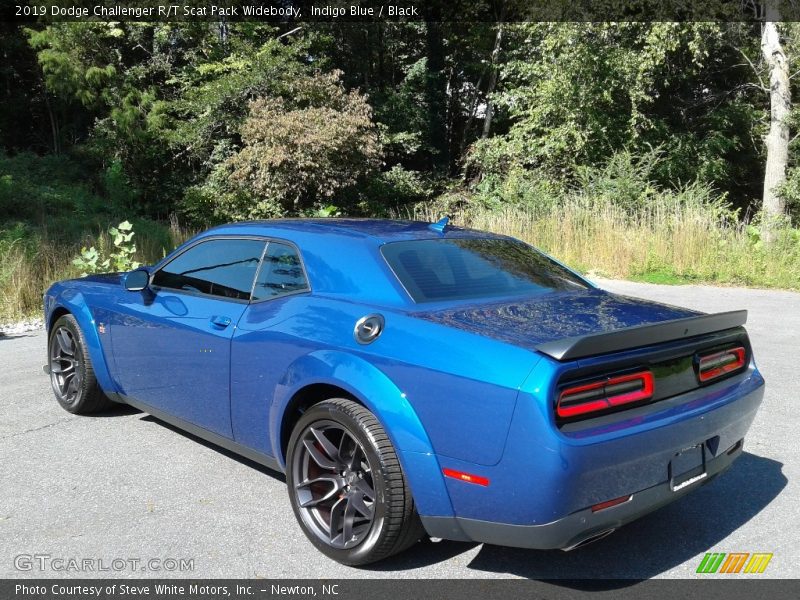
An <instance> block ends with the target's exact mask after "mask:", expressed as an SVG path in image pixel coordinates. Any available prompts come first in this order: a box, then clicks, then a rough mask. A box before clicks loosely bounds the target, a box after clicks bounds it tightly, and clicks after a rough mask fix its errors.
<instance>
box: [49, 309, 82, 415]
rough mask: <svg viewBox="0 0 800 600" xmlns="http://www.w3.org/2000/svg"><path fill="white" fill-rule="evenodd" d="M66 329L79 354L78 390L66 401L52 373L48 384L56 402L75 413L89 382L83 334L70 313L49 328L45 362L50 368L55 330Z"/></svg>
mask: <svg viewBox="0 0 800 600" xmlns="http://www.w3.org/2000/svg"><path fill="white" fill-rule="evenodd" d="M62 328H64V329H67V330H69V332H70V333H71V334H72V339H73V340H74V343H75V354H76V355H79V356H80V366H79V367H77V368H80V375H81V387H80V389H79V390H78V394H77V395H76V396H75V399H74V400H73V401H72V402H68V401H67V400H65V399H64V398H63V396H62V395H61V392H60V391H59V390H58V389H57V387H56V385H55V381H54V375H53V374H52V373H51V374H50V385H51V387H52V388H53V394H54V395H55V397H56V400H57V401H58V403H59V404H60V405H61V406H62V407H63V408H64V409H65V410H67V411H69V412H71V413H75V412H78V411H80V410H81V406H82V403H83V400H84V399H85V398H86V391H87V390H86V388H87V385H88V384H89V381H88V377H87V373H86V364H87V360H88V357H87V356H86V351H85V345H84V341H83V335H82V334H81V330H80V327H79V326H78V324H77V321H76V320H75V317H73V316H72V315H64V316H62V317H60V318H59V319H58V320H57V321H56V322H55V323H54V324H53V327H52V329H51V330H50V336H49V337H48V341H47V363H48V366H49V367H50V368H52V366H53V365H52V362H53V360H52V358H51V357H52V353H53V344H55V343H57V342H56V332H57V331H58V330H59V329H62Z"/></svg>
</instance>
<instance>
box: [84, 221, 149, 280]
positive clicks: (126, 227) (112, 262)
mask: <svg viewBox="0 0 800 600" xmlns="http://www.w3.org/2000/svg"><path fill="white" fill-rule="evenodd" d="M108 235H109V236H111V243H112V247H110V248H104V247H103V246H101V247H100V250H98V249H97V248H95V247H94V246H91V247H90V248H87V247H85V246H84V247H83V248H81V254H80V256H78V257H77V258H75V259H74V260H73V261H72V264H73V265H75V266H76V267H78V268H80V269H81V270H82V271H83V272H82V273H81V277H83V276H85V275H88V274H90V273H106V272H108V271H113V272H116V273H122V272H125V271H132V270H133V269H136V268H138V267H139V262H138V261H136V260H134V258H133V257H134V255H135V254H136V244H135V243H134V242H133V235H134V232H133V225H131V224H130V223H129V222H128V221H123V222H122V223H120V224H119V225H117V226H116V227H111V228H109V230H108Z"/></svg>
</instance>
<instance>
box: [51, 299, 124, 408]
mask: <svg viewBox="0 0 800 600" xmlns="http://www.w3.org/2000/svg"><path fill="white" fill-rule="evenodd" d="M47 356H48V358H49V360H48V366H49V368H50V384H51V385H52V386H53V393H54V394H55V396H56V400H58V403H59V404H60V405H61V406H62V408H64V410H67V411H69V412H71V413H74V414H76V415H86V414H90V413H94V412H98V411H100V410H104V409H107V408H109V407H110V406H111V405H112V403H111V401H110V400H109V399H108V398H107V397H106V395H105V394H104V393H103V390H102V389H100V385H99V384H98V383H97V379H96V378H95V376H94V369H93V368H92V361H91V359H90V358H89V351H88V350H87V348H86V341H85V339H84V337H83V333H82V332H81V328H80V325H78V322H77V321H76V320H75V317H73V316H72V315H70V314H66V315H64V316H62V317H60V318H59V319H58V320H57V321H56V322H55V323H54V324H53V327H52V329H51V330H50V338H49V340H48V344H47Z"/></svg>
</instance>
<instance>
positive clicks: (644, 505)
mask: <svg viewBox="0 0 800 600" xmlns="http://www.w3.org/2000/svg"><path fill="white" fill-rule="evenodd" d="M44 312H45V322H46V324H47V329H48V361H47V364H46V365H45V371H46V372H47V373H48V374H49V376H50V381H51V383H52V387H53V391H54V393H55V397H56V400H57V401H58V402H59V404H60V405H61V406H62V407H63V408H64V409H66V410H67V411H69V412H71V413H75V414H90V413H94V412H97V411H102V410H104V409H107V408H109V407H111V406H113V405H114V403H126V404H129V405H132V406H134V407H136V408H138V409H140V410H142V411H144V412H146V413H149V414H152V415H153V416H155V417H156V418H158V419H161V420H163V421H165V422H167V423H170V424H172V425H174V426H177V427H179V428H182V429H183V430H185V431H188V432H190V433H192V434H194V435H196V436H199V437H200V438H203V439H205V440H208V441H210V442H212V443H214V444H217V445H219V446H222V447H224V448H227V449H229V450H231V451H233V452H236V453H238V454H240V455H242V456H244V457H246V458H248V459H250V460H253V461H256V462H257V463H260V464H263V465H266V466H268V467H271V468H273V469H276V470H278V471H281V472H284V473H285V475H286V482H287V487H288V492H289V501H290V503H291V506H292V509H293V511H294V514H295V516H296V517H297V521H298V523H299V526H300V527H301V528H302V530H303V532H304V533H305V535H306V536H307V537H308V539H309V540H310V542H311V543H312V544H313V545H314V546H316V547H317V548H318V549H319V550H320V551H321V552H323V553H324V554H326V555H327V556H329V557H331V558H333V559H334V560H337V561H339V562H342V563H344V564H349V565H363V564H366V563H370V562H374V561H377V560H380V559H383V558H385V557H388V556H390V555H392V554H395V553H397V552H400V551H402V550H404V549H406V548H408V547H410V546H412V545H413V544H414V543H415V542H417V541H418V540H419V539H420V538H422V537H423V536H430V537H434V538H444V539H449V540H462V541H474V542H486V543H490V544H499V545H506V546H516V547H522V548H539V549H556V548H560V549H572V548H576V547H578V546H580V545H583V544H586V543H588V542H591V541H594V540H597V539H600V538H601V537H603V536H605V535H608V534H609V533H611V532H612V531H614V530H615V529H617V528H619V527H620V526H622V525H623V524H625V523H628V522H630V521H632V520H634V519H636V518H638V517H640V516H642V515H644V514H646V513H649V512H651V511H653V510H655V509H657V508H659V507H661V506H663V505H665V504H667V503H669V502H672V501H674V500H675V499H677V498H680V497H682V496H683V495H685V494H687V493H690V492H691V491H692V490H694V489H696V488H697V487H698V486H700V485H703V484H705V483H707V482H708V481H710V480H711V479H712V478H714V477H715V476H717V475H719V474H720V473H721V472H723V471H724V470H725V469H727V468H728V467H730V466H731V464H732V463H733V462H734V461H735V459H736V458H737V457H738V456H740V455H741V453H742V448H743V440H744V437H745V434H746V433H747V430H748V428H749V427H750V424H751V423H752V421H753V418H754V416H755V413H756V410H757V409H758V406H759V404H760V402H761V399H762V396H763V391H764V380H763V378H762V376H761V375H760V373H759V372H758V370H757V368H756V365H755V362H754V361H753V354H752V349H751V346H750V342H749V339H748V335H747V332H746V331H745V329H744V328H743V325H744V323H745V321H746V311H734V312H727V313H716V314H703V313H699V312H696V311H692V310H687V309H683V308H678V307H675V306H668V305H664V304H659V303H654V302H649V301H645V300H640V299H635V298H630V297H626V296H619V295H615V294H611V293H608V292H606V291H603V290H601V289H598V288H597V287H596V286H595V285H593V284H592V283H590V282H589V281H587V280H586V279H584V278H582V277H581V276H580V275H578V274H577V273H575V272H573V271H571V270H570V269H568V268H567V267H565V266H564V265H562V264H560V263H559V262H557V261H556V260H554V259H552V258H550V257H549V256H547V255H545V254H543V253H542V252H539V251H538V250H536V249H534V248H533V247H531V246H529V245H526V244H524V243H522V242H520V241H517V240H515V239H513V238H510V237H505V236H501V235H495V234H491V233H486V232H481V231H475V230H469V229H462V228H458V227H454V226H451V225H450V224H449V223H448V221H447V219H443V220H442V221H440V222H438V223H433V224H430V223H421V222H412V221H389V220H369V219H368V220H359V219H316V220H305V219H294V220H291V219H290V220H275V221H260V222H247V223H237V224H232V225H224V226H221V227H216V228H214V229H211V230H209V231H206V232H204V233H201V234H199V235H197V236H196V237H194V238H193V239H191V240H189V241H188V242H186V243H185V244H183V245H182V246H180V247H179V248H177V249H176V250H175V251H173V252H172V253H171V254H169V255H168V256H166V257H165V258H164V259H163V260H162V261H161V262H159V263H158V264H156V265H153V266H147V267H142V268H139V269H136V270H134V271H132V272H129V273H113V274H106V275H90V276H87V277H83V278H80V279H74V280H69V281H62V282H58V283H55V284H54V285H53V286H52V287H51V288H50V289H49V290H48V291H47V293H46V294H45V297H44Z"/></svg>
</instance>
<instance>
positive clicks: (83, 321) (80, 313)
mask: <svg viewBox="0 0 800 600" xmlns="http://www.w3.org/2000/svg"><path fill="white" fill-rule="evenodd" d="M59 309H63V310H66V311H68V312H69V313H71V314H72V316H73V317H75V320H76V321H77V322H78V325H79V326H80V328H81V332H82V333H83V339H84V340H85V341H86V347H87V350H88V352H89V358H91V360H92V368H93V369H94V375H95V378H96V379H97V383H99V384H100V387H101V388H102V390H103V391H104V392H105V393H107V394H114V393H116V392H117V391H118V390H117V386H116V384H115V383H114V380H113V379H112V378H111V373H110V371H109V369H108V364H107V363H106V355H105V352H103V347H102V345H101V343H100V336H99V334H98V333H97V325H96V323H95V319H94V315H92V312H91V310H89V306H88V304H87V303H86V298H85V296H84V295H83V294H82V293H81V292H79V291H77V290H74V289H65V290H64V291H63V292H61V293H60V294H59V295H58V296H57V297H56V299H55V302H54V303H53V305H52V307H49V310H48V312H47V333H48V336H49V334H50V329H51V328H52V326H53V324H54V322H55V320H54V319H53V315H54V314H55V313H56V312H57V311H59Z"/></svg>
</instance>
